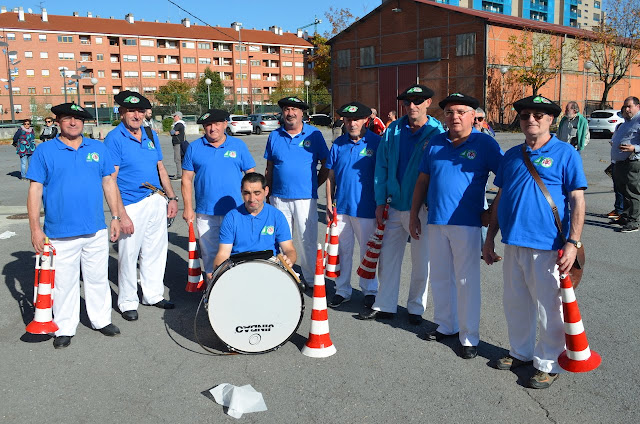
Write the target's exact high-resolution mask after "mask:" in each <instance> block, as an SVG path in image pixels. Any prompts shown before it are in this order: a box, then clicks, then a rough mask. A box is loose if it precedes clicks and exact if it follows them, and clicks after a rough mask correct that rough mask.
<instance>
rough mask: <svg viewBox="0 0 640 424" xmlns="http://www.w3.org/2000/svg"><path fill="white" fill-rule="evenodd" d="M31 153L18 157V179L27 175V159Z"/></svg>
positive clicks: (28, 159) (29, 158)
mask: <svg viewBox="0 0 640 424" xmlns="http://www.w3.org/2000/svg"><path fill="white" fill-rule="evenodd" d="M30 160H31V155H24V156H22V157H21V158H20V179H22V180H24V179H25V178H26V177H27V169H29V161H30Z"/></svg>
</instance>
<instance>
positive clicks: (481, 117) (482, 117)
mask: <svg viewBox="0 0 640 424" xmlns="http://www.w3.org/2000/svg"><path fill="white" fill-rule="evenodd" d="M476 121H478V122H482V121H484V116H476Z"/></svg>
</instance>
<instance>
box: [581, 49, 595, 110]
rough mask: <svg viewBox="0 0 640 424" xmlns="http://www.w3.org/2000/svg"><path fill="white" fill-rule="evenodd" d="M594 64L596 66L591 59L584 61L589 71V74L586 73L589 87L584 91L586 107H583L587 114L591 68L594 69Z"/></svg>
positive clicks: (585, 67)
mask: <svg viewBox="0 0 640 424" xmlns="http://www.w3.org/2000/svg"><path fill="white" fill-rule="evenodd" d="M594 66H595V65H594V64H593V62H592V61H590V60H587V61H586V62H585V63H584V70H585V71H587V75H586V80H587V87H586V89H585V91H584V109H582V112H583V113H584V114H585V115H586V114H587V101H588V98H589V71H590V70H591V69H593V67H594Z"/></svg>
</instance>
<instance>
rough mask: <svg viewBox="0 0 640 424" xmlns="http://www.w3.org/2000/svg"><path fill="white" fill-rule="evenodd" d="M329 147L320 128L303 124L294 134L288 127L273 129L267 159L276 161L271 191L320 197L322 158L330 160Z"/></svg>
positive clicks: (287, 195)
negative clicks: (298, 132) (299, 131)
mask: <svg viewBox="0 0 640 424" xmlns="http://www.w3.org/2000/svg"><path fill="white" fill-rule="evenodd" d="M328 156H329V149H328V148H327V143H326V142H325V141H324V137H323V136H322V133H321V132H320V130H318V129H317V128H316V127H314V126H312V125H307V124H303V126H302V132H301V133H300V134H298V135H296V136H295V137H293V138H292V137H291V136H290V135H289V133H287V132H286V131H285V130H284V128H278V129H277V130H275V131H271V133H270V134H269V138H268V139H267V147H266V148H265V151H264V158H265V159H266V160H268V161H272V162H273V181H272V183H271V187H270V189H271V194H272V195H273V196H276V197H281V198H283V199H317V198H318V171H317V165H318V161H322V160H325V159H327V157H328Z"/></svg>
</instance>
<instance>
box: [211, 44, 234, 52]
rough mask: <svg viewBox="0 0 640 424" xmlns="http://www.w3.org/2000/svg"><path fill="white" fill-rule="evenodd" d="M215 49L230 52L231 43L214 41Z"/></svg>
mask: <svg viewBox="0 0 640 424" xmlns="http://www.w3.org/2000/svg"><path fill="white" fill-rule="evenodd" d="M213 50H214V51H220V52H230V51H231V45H230V44H226V43H213Z"/></svg>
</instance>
